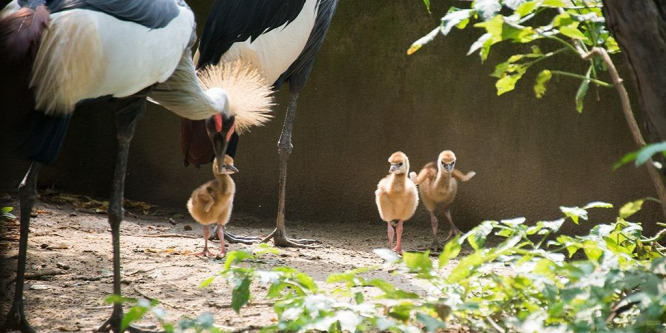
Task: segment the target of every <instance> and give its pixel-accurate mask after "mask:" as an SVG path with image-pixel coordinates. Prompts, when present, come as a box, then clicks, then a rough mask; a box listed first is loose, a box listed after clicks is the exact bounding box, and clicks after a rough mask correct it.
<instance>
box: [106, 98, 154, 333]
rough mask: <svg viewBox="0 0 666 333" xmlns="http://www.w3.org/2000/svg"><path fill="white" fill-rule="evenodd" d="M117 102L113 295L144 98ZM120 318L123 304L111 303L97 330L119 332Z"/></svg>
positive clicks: (111, 208) (111, 212)
mask: <svg viewBox="0 0 666 333" xmlns="http://www.w3.org/2000/svg"><path fill="white" fill-rule="evenodd" d="M117 103H118V105H119V108H118V111H117V114H116V121H117V122H116V130H117V133H116V136H117V138H118V156H117V159H116V170H115V172H114V173H113V186H112V191H111V199H110V200H109V209H108V213H109V224H110V225H111V234H112V239H113V294H114V295H119V296H120V295H121V292H120V223H121V222H122V221H123V214H124V212H123V198H124V192H125V174H126V170H127V157H128V155H129V147H130V143H131V141H132V137H133V136H134V129H135V128H136V122H137V120H138V118H139V116H140V115H141V114H142V113H143V110H144V109H145V107H146V98H145V95H143V94H142V93H139V94H137V96H133V97H129V98H126V99H122V100H117ZM122 319H123V306H122V304H121V303H115V304H113V313H112V314H111V318H109V319H108V320H107V321H106V322H105V323H104V324H102V326H101V327H100V328H99V329H98V330H97V331H98V332H108V331H109V330H111V331H113V332H120V323H121V321H122ZM127 330H128V331H130V332H141V330H138V329H136V328H133V327H130V328H127Z"/></svg>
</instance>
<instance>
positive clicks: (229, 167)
mask: <svg viewBox="0 0 666 333" xmlns="http://www.w3.org/2000/svg"><path fill="white" fill-rule="evenodd" d="M224 167H225V168H226V169H227V171H229V172H233V173H237V172H238V169H237V168H236V167H235V166H233V165H225V166H224Z"/></svg>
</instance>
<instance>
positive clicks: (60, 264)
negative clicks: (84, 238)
mask: <svg viewBox="0 0 666 333" xmlns="http://www.w3.org/2000/svg"><path fill="white" fill-rule="evenodd" d="M56 267H58V268H62V269H64V270H68V269H69V265H67V264H65V263H62V262H59V263H56Z"/></svg>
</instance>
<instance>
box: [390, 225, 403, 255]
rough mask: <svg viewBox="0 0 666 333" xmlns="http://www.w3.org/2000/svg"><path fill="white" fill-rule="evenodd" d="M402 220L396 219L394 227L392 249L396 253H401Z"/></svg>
mask: <svg viewBox="0 0 666 333" xmlns="http://www.w3.org/2000/svg"><path fill="white" fill-rule="evenodd" d="M402 222H404V221H403V220H400V221H398V225H397V226H396V227H395V233H396V234H397V236H398V237H397V239H396V244H395V248H394V249H393V251H395V253H397V254H402Z"/></svg>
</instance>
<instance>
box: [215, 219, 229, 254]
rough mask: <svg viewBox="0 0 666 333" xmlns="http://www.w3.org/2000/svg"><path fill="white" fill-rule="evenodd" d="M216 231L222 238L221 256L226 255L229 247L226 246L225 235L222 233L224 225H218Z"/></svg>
mask: <svg viewBox="0 0 666 333" xmlns="http://www.w3.org/2000/svg"><path fill="white" fill-rule="evenodd" d="M215 233H217V237H218V238H219V239H220V257H224V256H225V255H226V254H227V249H226V248H225V247H224V236H223V235H222V234H224V225H218V226H217V230H216V231H215Z"/></svg>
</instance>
